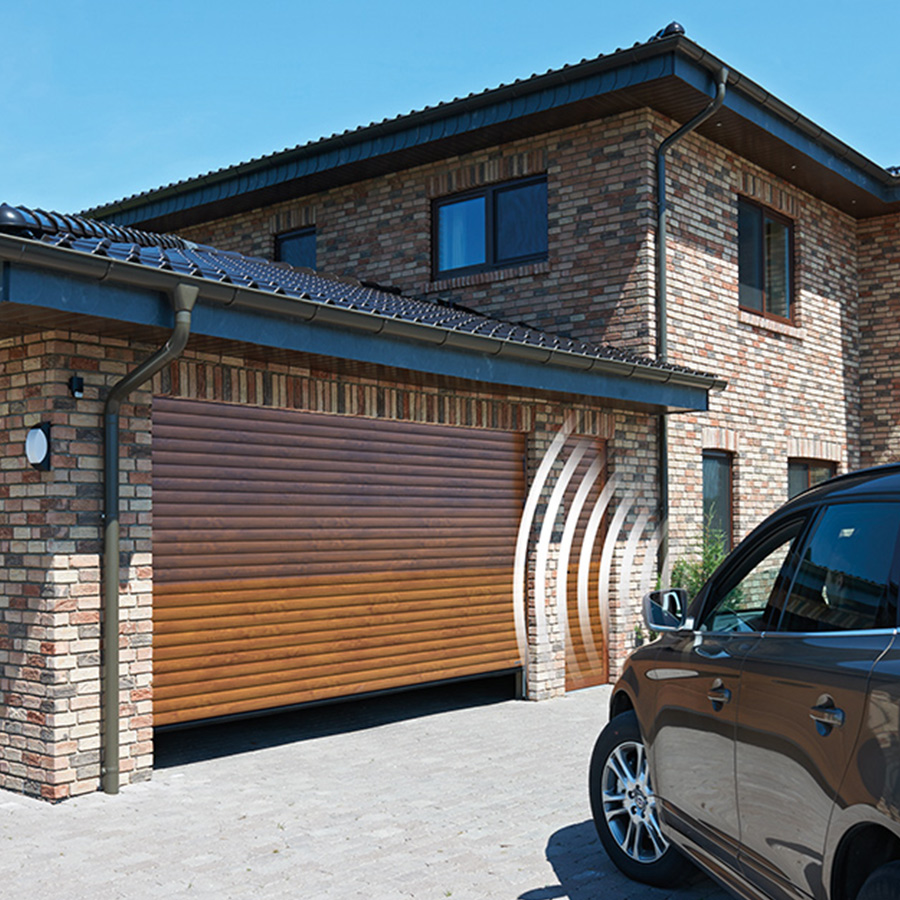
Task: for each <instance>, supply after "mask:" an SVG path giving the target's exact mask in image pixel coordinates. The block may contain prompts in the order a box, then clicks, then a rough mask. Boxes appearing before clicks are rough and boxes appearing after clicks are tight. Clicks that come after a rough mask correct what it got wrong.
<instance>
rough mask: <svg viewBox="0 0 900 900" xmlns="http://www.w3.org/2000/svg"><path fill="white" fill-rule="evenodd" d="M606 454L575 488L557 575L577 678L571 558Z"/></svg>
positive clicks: (568, 655) (563, 627) (564, 627)
mask: <svg viewBox="0 0 900 900" xmlns="http://www.w3.org/2000/svg"><path fill="white" fill-rule="evenodd" d="M603 464H604V453H603V451H601V452H600V453H599V454H598V456H597V457H596V459H594V461H593V462H592V463H591V465H590V467H589V468H588V470H587V472H585V473H584V477H583V478H582V479H581V484H579V485H578V489H577V490H576V491H575V497H574V499H573V500H572V508H571V509H570V510H569V512H568V513H567V514H566V524H565V527H564V528H563V535H562V542H561V543H560V547H559V567H558V569H557V574H556V607H557V610H558V614H559V623H560V631H561V632H562V634H563V636H564V639H565V645H566V658H567V659H568V660H570V661H571V663H572V669H573V674H574V675H575V676H576V677H577V675H578V674H579V673H578V663H577V662H576V660H575V654H574V653H572V652H571V649H572V632H571V629H570V628H569V608H568V580H569V557H570V556H571V554H572V545H573V544H574V542H575V532H576V531H577V530H578V522H579V520H580V519H581V512H582V510H583V509H584V505H585V503H587V498H588V496H589V495H590V493H591V490H593V487H594V485H595V484H596V483H597V479H598V478H599V477H600V473H601V472H602V471H603Z"/></svg>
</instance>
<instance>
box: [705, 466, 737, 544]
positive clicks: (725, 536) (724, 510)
mask: <svg viewBox="0 0 900 900" xmlns="http://www.w3.org/2000/svg"><path fill="white" fill-rule="evenodd" d="M732 536H733V527H732V493H731V455H730V454H728V453H723V452H721V451H718V450H706V451H704V453H703V539H704V540H715V541H719V542H721V544H722V546H723V548H724V549H725V550H730V549H731V544H732Z"/></svg>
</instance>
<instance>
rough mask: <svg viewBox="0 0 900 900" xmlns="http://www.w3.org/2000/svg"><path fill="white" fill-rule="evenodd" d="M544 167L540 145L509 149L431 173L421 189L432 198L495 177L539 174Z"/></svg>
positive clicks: (471, 186)
mask: <svg viewBox="0 0 900 900" xmlns="http://www.w3.org/2000/svg"><path fill="white" fill-rule="evenodd" d="M546 171H547V151H546V149H545V148H543V147H542V148H539V149H537V150H529V151H527V152H525V153H510V154H508V155H506V156H498V157H494V158H493V159H488V160H485V161H483V162H477V163H474V164H469V165H466V166H458V167H456V168H453V169H450V170H449V171H445V172H441V173H439V174H437V175H433V176H431V177H430V178H428V179H427V181H426V183H425V193H426V195H427V196H428V197H429V198H431V199H434V198H435V197H443V196H445V195H447V194H455V193H458V192H459V191H467V190H469V189H470V188H476V187H481V186H482V185H485V184H492V183H494V182H497V181H509V180H511V179H513V178H527V177H528V176H529V175H540V174H542V173H543V172H546Z"/></svg>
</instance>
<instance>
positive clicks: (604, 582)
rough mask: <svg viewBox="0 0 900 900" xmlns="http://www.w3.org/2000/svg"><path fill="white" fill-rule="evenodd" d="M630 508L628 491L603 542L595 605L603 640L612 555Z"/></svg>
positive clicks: (606, 630) (606, 635)
mask: <svg viewBox="0 0 900 900" xmlns="http://www.w3.org/2000/svg"><path fill="white" fill-rule="evenodd" d="M632 506H634V491H629V492H628V493H627V494H626V495H625V497H624V498H623V499H622V502H621V503H620V504H619V506H618V508H617V509H616V511H615V514H614V515H613V520H612V522H611V523H610V526H609V531H608V532H607V535H606V540H605V541H604V542H603V553H602V555H601V557H600V574H599V575H598V576H597V605H598V607H599V608H600V629H601V632H602V634H603V638H604V640H608V638H609V573H610V569H611V568H612V558H613V553H614V552H615V549H616V542H617V541H618V540H619V534H620V533H621V531H622V525H623V524H624V522H625V519H626V517H627V516H628V513H630V512H631V507H632Z"/></svg>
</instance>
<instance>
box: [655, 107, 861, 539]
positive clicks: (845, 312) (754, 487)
mask: <svg viewBox="0 0 900 900" xmlns="http://www.w3.org/2000/svg"><path fill="white" fill-rule="evenodd" d="M674 127H675V123H674V122H667V121H665V120H662V119H660V120H659V122H658V128H657V130H658V132H659V133H660V134H666V133H668V132H669V131H671V130H672V129H673V128H674ZM668 171H669V177H670V180H669V199H670V205H669V246H668V250H669V254H668V255H669V268H668V281H669V348H670V357H671V359H672V361H673V362H677V363H680V364H682V365H686V366H690V367H693V368H698V369H705V370H708V371H713V372H715V373H716V374H717V375H720V376H721V377H723V378H725V379H727V381H728V388H727V389H726V390H725V391H723V392H715V393H712V394H711V395H710V399H711V402H710V411H709V412H708V413H705V414H702V415H679V416H673V417H671V419H670V447H671V450H670V466H671V493H670V506H671V510H672V516H671V533H672V549H673V552H675V553H683V552H685V551H686V550H687V548H688V547H689V546H690V544H691V543H692V542H695V541H696V539H697V536H698V534H699V530H700V526H701V519H702V466H701V459H702V453H703V451H704V450H724V451H727V452H729V453H731V454H732V462H733V488H734V538H735V540H736V541H737V540H739V539H740V538H742V537H743V536H744V535H746V534H747V533H748V532H749V531H750V530H751V529H752V528H753V527H754V526H755V525H757V524H758V523H759V521H760V520H761V519H762V518H763V517H764V516H765V515H766V514H767V513H769V512H771V511H772V510H774V509H775V508H777V507H778V506H779V505H780V504H782V503H783V502H784V501H785V500H786V499H787V465H788V459H789V458H791V457H796V456H801V455H802V456H807V457H808V456H810V455H813V454H814V455H815V457H816V458H821V459H824V460H827V461H830V462H833V463H835V464H836V466H837V469H838V471H846V470H847V469H848V468H855V467H857V466H858V465H859V462H860V455H859V438H858V435H859V427H860V398H859V389H858V379H859V363H860V355H859V334H860V331H859V325H858V307H857V238H856V222H855V220H853V219H851V218H850V217H849V216H846V215H844V214H842V213H840V212H838V211H837V210H835V209H833V208H832V207H829V206H828V205H827V204H825V203H822V202H821V201H819V200H817V199H816V198H814V197H812V196H810V195H808V194H804V193H802V192H800V191H798V190H796V189H795V188H793V187H792V186H791V185H789V184H788V183H786V182H784V181H781V180H780V179H777V178H775V177H774V176H772V175H770V174H769V173H767V172H765V171H763V170H762V169H759V168H758V167H756V166H753V165H751V164H750V163H748V162H747V161H746V160H743V159H741V158H739V157H735V156H734V155H733V154H730V153H727V152H726V151H724V150H723V149H722V148H720V147H718V146H717V145H715V144H713V143H712V142H710V141H708V140H706V139H704V138H702V137H699V136H697V135H690V136H689V137H688V138H687V139H685V140H684V141H683V142H681V143H679V144H677V145H676V146H675V148H674V150H673V151H672V154H671V159H670V161H669V166H668ZM738 196H745V197H749V198H752V199H754V200H756V201H757V202H759V203H761V204H764V205H765V206H767V207H768V208H770V209H773V210H775V211H777V212H779V213H781V214H783V215H784V216H787V217H788V218H790V219H791V220H792V221H793V223H794V250H795V256H794V260H795V266H796V268H795V283H794V289H795V293H794V318H793V324H790V325H788V324H783V323H781V322H778V321H774V320H772V319H768V318H764V317H763V316H761V315H758V314H756V313H753V312H750V311H744V310H741V309H739V308H738V234H737V198H738ZM800 450H804V451H806V452H805V453H802V454H801V453H800V452H799V451H800Z"/></svg>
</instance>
